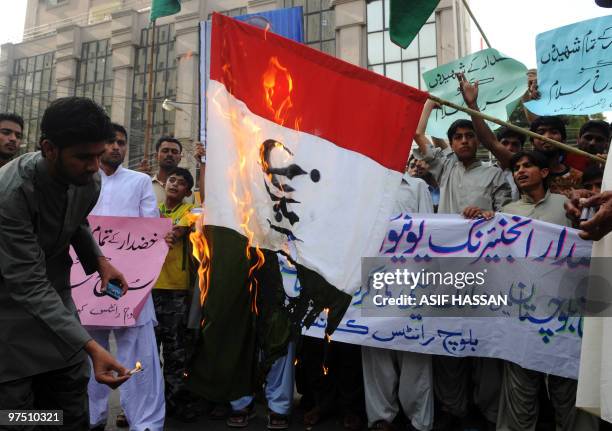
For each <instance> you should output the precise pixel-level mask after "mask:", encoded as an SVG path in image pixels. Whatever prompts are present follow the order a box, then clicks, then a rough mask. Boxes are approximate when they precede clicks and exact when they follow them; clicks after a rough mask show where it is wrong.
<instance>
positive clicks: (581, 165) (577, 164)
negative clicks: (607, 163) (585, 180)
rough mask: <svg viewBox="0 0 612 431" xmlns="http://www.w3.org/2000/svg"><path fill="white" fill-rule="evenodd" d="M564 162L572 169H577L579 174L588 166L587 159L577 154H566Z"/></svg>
mask: <svg viewBox="0 0 612 431" xmlns="http://www.w3.org/2000/svg"><path fill="white" fill-rule="evenodd" d="M564 162H565V164H566V165H568V166H570V167H572V168H574V169H578V170H579V171H581V172H584V170H585V169H586V167H587V165H588V164H589V159H587V158H586V157H585V156H581V155H579V154H575V153H566V155H565V160H564Z"/></svg>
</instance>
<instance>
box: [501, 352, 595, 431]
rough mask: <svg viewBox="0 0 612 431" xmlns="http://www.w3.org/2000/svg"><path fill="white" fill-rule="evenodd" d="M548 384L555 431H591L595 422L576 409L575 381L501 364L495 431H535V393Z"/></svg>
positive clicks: (592, 417)
mask: <svg viewBox="0 0 612 431" xmlns="http://www.w3.org/2000/svg"><path fill="white" fill-rule="evenodd" d="M546 380H547V381H548V385H547V386H548V394H549V396H550V399H551V401H552V404H553V407H554V408H555V423H556V431H594V430H598V429H599V419H598V418H596V417H595V416H593V415H590V414H589V413H587V412H584V411H582V410H578V409H577V408H576V388H577V386H578V381H576V380H573V379H567V378H564V377H559V376H553V375H548V376H546V375H545V374H543V373H540V372H538V371H532V370H527V369H525V368H522V367H521V366H519V365H516V364H514V363H512V362H504V380H503V384H502V392H501V397H500V401H499V416H498V419H497V430H498V431H535V427H536V422H537V420H538V413H539V405H538V391H539V390H541V388H542V383H544V384H546Z"/></svg>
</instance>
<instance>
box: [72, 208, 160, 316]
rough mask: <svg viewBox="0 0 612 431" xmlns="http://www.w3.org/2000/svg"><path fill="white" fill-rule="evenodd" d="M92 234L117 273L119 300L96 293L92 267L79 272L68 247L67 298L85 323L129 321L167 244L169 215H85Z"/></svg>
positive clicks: (151, 281) (97, 283)
mask: <svg viewBox="0 0 612 431" xmlns="http://www.w3.org/2000/svg"><path fill="white" fill-rule="evenodd" d="M88 220H89V224H90V226H91V231H92V233H93V236H94V239H95V240H96V242H97V243H98V245H99V246H100V248H101V249H102V252H103V253H104V256H106V257H107V258H108V259H109V260H110V261H111V263H112V264H113V265H114V266H115V268H117V269H118V270H119V271H121V272H122V273H123V275H124V276H125V278H126V280H127V282H128V284H129V290H128V292H127V293H126V294H125V295H124V296H123V297H121V298H120V299H119V300H115V299H113V298H111V297H110V296H107V295H103V294H102V293H101V292H100V277H99V275H98V273H97V272H95V273H93V274H90V275H85V271H84V270H83V267H82V266H81V264H80V262H79V260H78V258H77V257H76V255H75V253H74V250H72V249H71V250H70V256H71V257H72V260H73V262H74V263H73V264H72V271H71V272H70V284H71V287H72V299H73V300H74V303H75V305H76V307H77V311H78V312H79V318H80V319H81V323H82V324H83V325H86V326H134V325H135V324H136V319H137V318H138V315H139V314H140V311H141V310H142V307H143V306H144V304H145V300H146V299H147V295H149V293H150V292H151V289H152V288H153V286H155V282H156V281H157V277H159V273H160V271H161V268H162V265H163V263H164V260H165V259H166V254H167V253H168V245H167V244H166V242H165V241H164V236H165V234H166V232H168V231H169V230H170V229H172V220H171V219H169V218H140V217H106V216H90V217H88Z"/></svg>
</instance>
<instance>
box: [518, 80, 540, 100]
mask: <svg viewBox="0 0 612 431" xmlns="http://www.w3.org/2000/svg"><path fill="white" fill-rule="evenodd" d="M527 85H528V87H527V91H525V93H524V94H523V95H522V96H521V101H523V102H529V101H530V100H538V99H539V98H540V96H541V95H540V91H539V90H538V81H537V80H529V81H528V84H527Z"/></svg>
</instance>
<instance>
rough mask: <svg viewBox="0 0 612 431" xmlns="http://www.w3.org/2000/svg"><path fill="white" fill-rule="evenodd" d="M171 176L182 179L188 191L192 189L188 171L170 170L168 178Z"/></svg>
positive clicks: (191, 180)
mask: <svg viewBox="0 0 612 431" xmlns="http://www.w3.org/2000/svg"><path fill="white" fill-rule="evenodd" d="M172 175H176V176H178V177H183V178H184V179H185V181H187V187H188V188H189V190H191V189H193V184H194V181H193V176H192V175H191V172H189V169H185V168H179V167H176V168H174V169H172V170H171V171H170V173H168V178H170V177H171V176H172Z"/></svg>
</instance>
